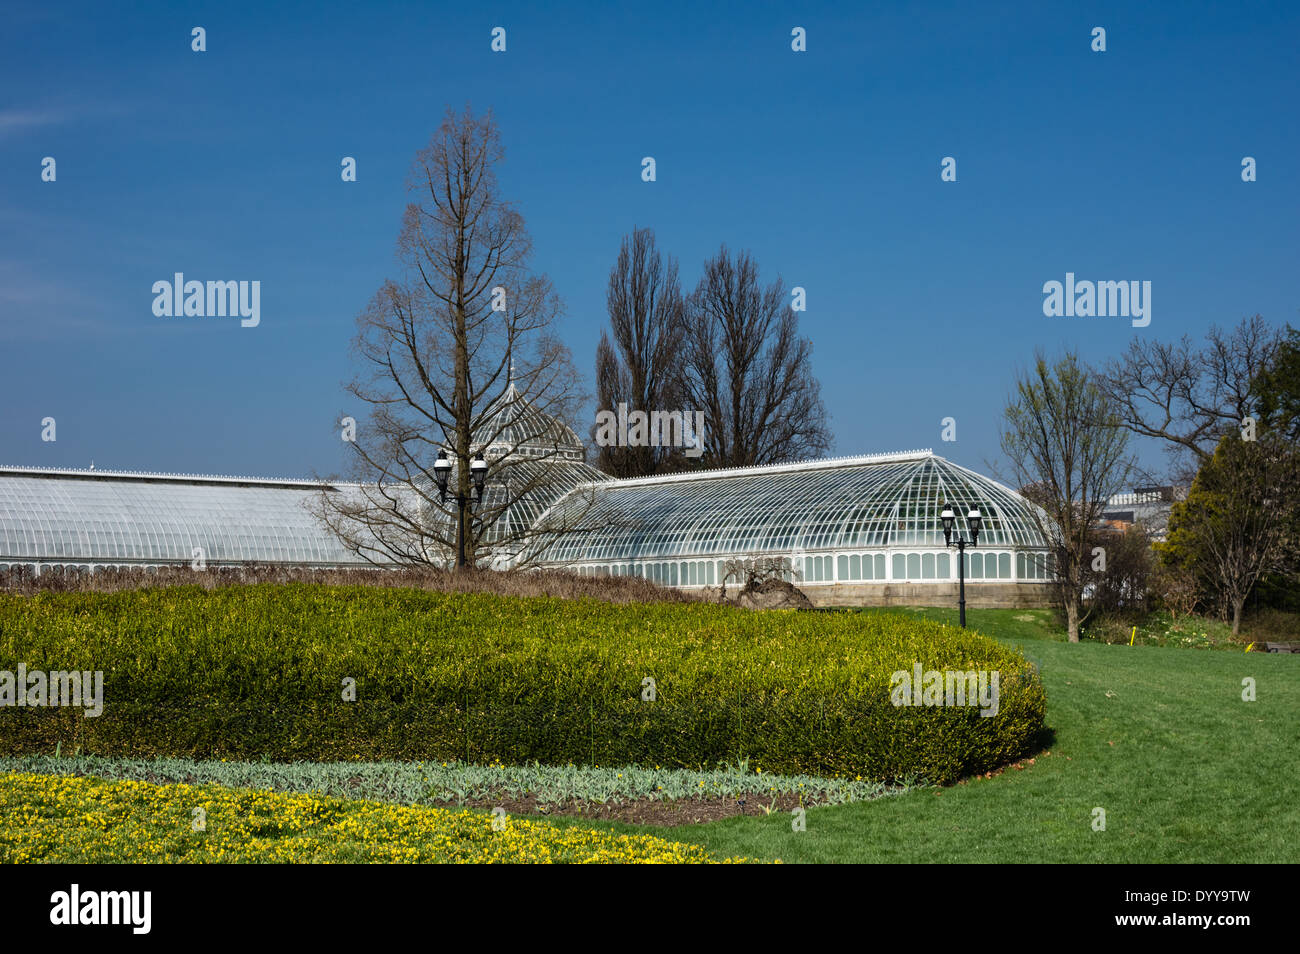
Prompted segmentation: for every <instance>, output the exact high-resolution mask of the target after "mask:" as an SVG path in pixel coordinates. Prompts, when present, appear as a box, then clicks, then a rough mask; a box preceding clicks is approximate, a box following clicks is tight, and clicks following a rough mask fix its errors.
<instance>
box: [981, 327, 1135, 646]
mask: <svg viewBox="0 0 1300 954" xmlns="http://www.w3.org/2000/svg"><path fill="white" fill-rule="evenodd" d="M1001 443H1002V451H1003V453H1004V454H1005V455H1006V457H1007V460H1008V461H1009V462H1010V464H1011V467H1012V470H1013V471H1014V475H1015V478H1016V480H1017V481H1018V483H1019V485H1020V486H1021V487H1022V488H1023V491H1022V492H1023V493H1024V494H1025V496H1026V497H1027V498H1029V500H1030V501H1031V502H1032V503H1035V504H1037V505H1038V507H1039V508H1041V509H1042V511H1043V514H1042V516H1041V517H1040V518H1039V519H1040V530H1041V531H1042V532H1043V535H1044V536H1045V537H1046V538H1047V539H1048V540H1049V541H1051V543H1052V545H1053V548H1054V551H1055V556H1056V561H1055V563H1056V571H1055V572H1056V585H1057V590H1058V594H1059V598H1060V602H1061V607H1062V609H1063V610H1064V611H1065V620H1066V626H1067V629H1068V634H1069V639H1070V642H1072V643H1077V642H1078V641H1079V627H1080V626H1081V625H1082V624H1083V622H1084V620H1086V619H1087V617H1088V615H1089V612H1090V610H1089V609H1088V608H1087V607H1085V605H1084V599H1083V597H1084V590H1085V587H1086V586H1087V583H1088V579H1087V575H1088V568H1089V567H1090V566H1091V565H1092V561H1093V559H1094V558H1093V555H1092V540H1093V539H1094V535H1093V534H1094V528H1095V527H1096V525H1097V523H1098V521H1099V520H1100V517H1101V514H1102V511H1103V510H1104V508H1105V506H1106V500H1107V498H1109V497H1110V495H1111V494H1113V493H1115V492H1116V491H1118V490H1119V488H1120V487H1121V486H1123V484H1124V481H1125V480H1127V479H1128V474H1129V471H1130V470H1131V468H1132V462H1131V461H1130V460H1129V459H1128V458H1127V457H1126V456H1125V454H1126V450H1127V445H1128V433H1127V431H1125V429H1124V428H1123V427H1122V426H1121V423H1120V421H1119V419H1118V416H1117V415H1116V414H1115V412H1114V411H1113V409H1112V407H1111V404H1110V402H1109V401H1108V399H1107V396H1106V395H1105V393H1104V392H1103V391H1102V390H1101V388H1099V387H1098V386H1097V385H1096V384H1095V383H1094V382H1093V381H1092V380H1091V379H1090V377H1089V375H1088V372H1087V370H1086V369H1085V368H1084V367H1083V366H1082V365H1081V364H1080V362H1079V357H1078V355H1077V354H1075V353H1074V352H1066V353H1065V355H1063V356H1062V357H1061V358H1059V359H1058V360H1057V361H1056V362H1055V363H1054V364H1048V361H1047V359H1046V358H1045V357H1044V355H1043V353H1042V352H1041V351H1040V352H1038V354H1037V355H1036V357H1035V363H1034V368H1033V370H1032V371H1030V372H1028V373H1025V374H1021V375H1019V376H1018V378H1017V380H1016V390H1015V393H1014V394H1013V396H1012V397H1011V399H1010V401H1009V402H1008V403H1007V407H1006V410H1005V412H1004V415H1003V427H1002V434H1001Z"/></svg>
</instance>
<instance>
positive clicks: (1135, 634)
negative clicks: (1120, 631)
mask: <svg viewBox="0 0 1300 954" xmlns="http://www.w3.org/2000/svg"><path fill="white" fill-rule="evenodd" d="M1137 634H1138V628H1137V627H1136V626H1134V627H1133V635H1132V636H1130V637H1129V638H1128V644H1129V645H1130V646H1132V645H1133V640H1135V639H1137Z"/></svg>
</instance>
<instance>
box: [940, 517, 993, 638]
mask: <svg viewBox="0 0 1300 954" xmlns="http://www.w3.org/2000/svg"><path fill="white" fill-rule="evenodd" d="M939 519H940V520H942V521H943V542H944V545H945V546H949V547H950V546H952V545H953V539H952V533H953V526H954V525H955V524H956V523H957V515H956V514H955V513H953V511H952V507H950V506H948V505H947V504H944V505H943V512H942V513H940V514H939ZM983 522H984V515H983V514H981V513H980V508H979V507H977V506H975V505H974V504H971V508H970V511H969V512H968V513H967V514H966V523H967V524H969V525H970V542H969V544H968V543H967V542H966V541H965V540H963V539H962V536H961V531H960V530H959V531H958V532H957V541H956V542H957V606H958V607H959V608H960V615H961V625H962V628H963V629H965V628H966V547H967V546H972V547H973V546H975V543H976V541H978V540H979V538H980V524H981V523H983Z"/></svg>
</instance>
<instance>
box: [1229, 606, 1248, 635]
mask: <svg viewBox="0 0 1300 954" xmlns="http://www.w3.org/2000/svg"><path fill="white" fill-rule="evenodd" d="M1245 605H1246V598H1245V597H1244V596H1243V597H1241V598H1240V599H1234V600H1233V601H1232V635H1234V636H1236V635H1237V634H1238V633H1240V632H1241V610H1242V608H1243V607H1244V606H1245Z"/></svg>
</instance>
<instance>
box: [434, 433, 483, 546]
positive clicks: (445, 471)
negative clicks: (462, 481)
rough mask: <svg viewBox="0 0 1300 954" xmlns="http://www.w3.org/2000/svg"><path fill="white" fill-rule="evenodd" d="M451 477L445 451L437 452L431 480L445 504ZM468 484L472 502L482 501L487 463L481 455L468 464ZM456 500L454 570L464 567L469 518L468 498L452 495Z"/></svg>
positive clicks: (461, 495) (475, 456)
mask: <svg viewBox="0 0 1300 954" xmlns="http://www.w3.org/2000/svg"><path fill="white" fill-rule="evenodd" d="M449 476H451V461H450V460H448V459H447V452H446V451H445V450H440V451H438V459H437V460H435V461H434V462H433V479H434V480H435V481H437V482H438V497H439V499H441V500H442V502H443V503H446V502H447V478H448V477H449ZM469 477H470V483H471V485H472V487H473V491H474V500H475V501H481V500H482V499H483V482H484V481H485V480H487V461H485V460H484V459H483V455H482V454H475V455H474V459H473V460H472V461H470V464H469ZM453 496H454V497H455V498H456V569H458V570H459V569H461V568H462V567H464V566H465V521H466V519H467V518H468V516H469V505H470V500H469V498H467V497H465V496H464V495H463V494H460V493H456V494H453Z"/></svg>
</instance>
